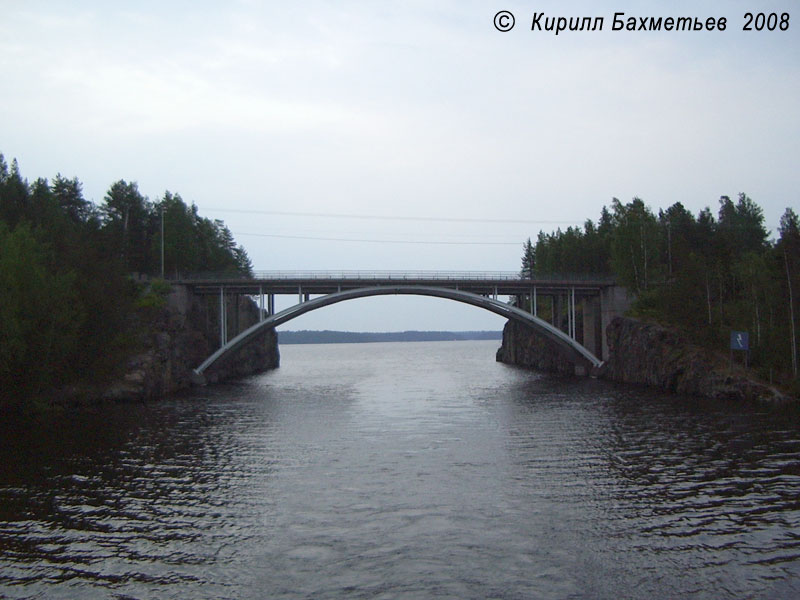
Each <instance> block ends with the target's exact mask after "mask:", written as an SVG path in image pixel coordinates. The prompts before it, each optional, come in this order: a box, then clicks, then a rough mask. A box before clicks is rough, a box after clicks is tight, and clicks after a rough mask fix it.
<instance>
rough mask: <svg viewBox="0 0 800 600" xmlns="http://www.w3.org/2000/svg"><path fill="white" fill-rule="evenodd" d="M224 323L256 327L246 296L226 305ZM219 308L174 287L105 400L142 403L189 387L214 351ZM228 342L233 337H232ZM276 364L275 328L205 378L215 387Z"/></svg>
mask: <svg viewBox="0 0 800 600" xmlns="http://www.w3.org/2000/svg"><path fill="white" fill-rule="evenodd" d="M230 304H231V306H229V307H228V321H229V323H234V322H235V323H237V324H238V327H239V331H243V330H244V329H246V328H248V327H250V326H251V325H254V324H255V323H257V322H258V316H259V315H258V307H257V306H256V305H255V303H254V302H253V301H252V300H251V299H250V298H247V297H240V298H239V299H238V302H235V303H234V302H231V303H230ZM218 324H219V309H218V307H217V306H216V305H215V304H214V303H210V302H208V301H207V300H206V299H205V298H202V297H195V296H193V295H192V294H191V293H190V292H189V291H188V290H187V289H185V288H176V289H175V290H174V291H173V293H172V294H171V295H170V296H169V298H168V302H167V306H166V307H164V308H163V309H161V310H160V311H159V312H158V314H157V315H155V317H154V321H153V322H152V323H148V324H147V327H145V328H144V329H145V330H144V331H143V333H142V340H141V351H140V352H139V353H137V354H136V355H135V356H133V357H131V358H130V359H129V360H128V365H127V369H126V372H125V374H124V375H123V376H122V377H121V378H119V379H118V380H117V381H115V382H114V383H112V384H111V385H110V386H108V387H107V388H106V389H105V390H103V391H102V392H101V394H100V395H101V396H102V397H103V398H104V399H115V400H147V399H154V398H159V397H162V396H165V395H168V394H171V393H174V392H177V391H179V390H183V389H187V388H189V387H191V386H192V384H193V380H194V377H193V375H194V368H195V367H197V366H198V365H199V364H200V363H202V362H203V360H205V359H206V358H207V357H208V356H209V355H210V354H211V353H213V352H214V351H215V350H216V349H217V348H218V347H219V343H220V342H219V325H218ZM231 337H233V336H231ZM279 363H280V355H279V353H278V339H277V335H276V334H275V331H274V329H266V330H264V331H263V332H262V333H261V334H260V335H258V336H256V338H255V339H253V340H252V341H251V342H250V343H248V344H246V345H245V346H243V347H242V348H240V349H239V350H238V351H237V352H235V353H234V354H233V355H232V356H230V357H229V358H227V359H226V360H224V361H221V362H220V363H219V364H217V365H214V368H213V369H212V370H210V371H209V372H207V373H206V380H207V381H209V382H211V383H215V382H219V381H224V380H226V379H232V378H235V377H242V376H246V375H252V374H255V373H260V372H262V371H266V370H268V369H274V368H277V367H278V365H279Z"/></svg>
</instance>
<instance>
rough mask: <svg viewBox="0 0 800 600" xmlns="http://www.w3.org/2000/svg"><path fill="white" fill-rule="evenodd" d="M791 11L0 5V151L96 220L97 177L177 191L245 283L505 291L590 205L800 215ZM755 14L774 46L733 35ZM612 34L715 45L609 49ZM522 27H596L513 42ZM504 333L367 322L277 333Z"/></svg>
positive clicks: (715, 6) (731, 2) (399, 313)
mask: <svg viewBox="0 0 800 600" xmlns="http://www.w3.org/2000/svg"><path fill="white" fill-rule="evenodd" d="M798 6H799V5H798V4H797V2H792V1H783V2H780V1H776V2H767V1H758V2H753V1H750V2H739V1H736V0H726V1H721V2H712V1H706V2H670V3H665V2H643V1H642V2H625V1H623V0H614V2H606V1H594V2H565V1H560V2H547V1H537V2H518V1H511V0H502V1H495V0H480V1H478V0H474V1H465V0H459V1H445V0H430V1H422V0H411V1H406V2H403V1H399V0H398V1H393V2H388V1H386V2H382V1H377V0H371V1H366V0H365V1H347V0H341V1H329V2H323V1H303V0H298V1H294V2H286V1H280V2H278V1H263V2H259V1H255V0H251V1H247V0H242V1H239V2H203V1H197V0H193V1H191V2H167V1H164V0H158V1H152V2H151V1H137V2H125V3H123V2H110V1H108V0H103V1H97V2H94V1H84V2H80V1H77V2H75V1H73V2H69V3H67V2H38V1H36V0H27V1H26V2H10V1H5V0H0V14H2V19H0V82H2V83H0V86H1V88H0V92H1V93H0V114H2V118H1V119H0V152H2V153H3V154H4V155H5V157H6V159H7V160H8V161H9V162H10V160H11V159H12V158H17V159H18V161H19V164H20V169H21V171H22V174H23V175H24V176H25V177H27V178H28V179H30V180H33V179H35V178H36V177H39V176H42V177H50V178H51V177H53V176H54V175H55V174H56V173H59V172H60V173H61V174H62V175H65V176H67V177H72V176H77V177H78V178H79V179H80V180H81V181H82V183H83V186H84V194H85V196H86V198H87V199H90V200H93V201H95V202H96V203H100V202H102V199H103V196H104V195H105V192H106V190H107V189H108V188H109V186H110V185H111V184H112V183H113V182H114V181H117V180H119V179H125V180H126V181H136V182H138V184H139V189H140V190H141V192H142V193H143V194H145V195H147V196H148V197H150V198H151V199H153V200H155V199H157V198H158V197H159V196H161V195H162V194H163V193H164V191H165V190H170V191H172V192H176V193H179V194H181V196H182V197H183V198H184V200H186V201H187V202H194V203H196V204H197V205H198V207H199V210H200V213H201V214H202V215H203V216H207V217H210V218H220V219H223V220H224V221H225V222H226V223H227V224H228V226H229V227H230V229H231V230H232V231H233V233H234V234H235V237H236V239H237V241H239V242H240V243H241V244H242V245H244V246H245V248H246V249H247V251H248V253H249V255H250V257H251V259H252V261H253V265H254V267H255V269H257V270H271V269H302V270H321V269H353V270H389V269H408V270H422V269H425V270H427V269H435V270H480V271H514V270H517V269H519V265H520V256H521V249H522V243H523V242H524V241H525V239H526V238H527V237H529V236H530V237H535V236H536V234H537V233H538V231H539V230H540V229H544V230H546V231H550V230H553V229H555V228H556V227H562V228H564V227H567V226H569V225H581V224H582V223H583V222H584V221H585V220H586V219H587V218H591V219H596V218H597V216H598V214H599V212H600V209H601V207H602V206H603V205H604V204H608V203H610V201H611V199H612V198H613V197H617V198H620V199H621V200H623V201H626V202H627V201H629V200H630V199H631V198H633V197H634V196H638V197H640V198H642V199H643V200H644V201H645V203H646V204H648V205H649V206H650V207H651V208H653V210H655V211H657V210H658V209H659V208H666V207H667V206H669V205H671V204H673V203H675V202H678V201H680V202H682V203H683V204H684V205H685V206H686V207H687V208H688V209H690V210H692V211H693V212H694V213H697V212H698V211H699V210H701V209H702V208H704V207H705V206H710V207H711V208H712V210H713V211H714V212H716V209H717V202H718V199H719V197H720V196H721V195H729V196H731V197H735V196H736V195H737V194H738V193H739V192H745V193H747V194H748V195H749V196H750V197H752V198H753V199H754V200H755V201H756V202H757V203H758V204H759V205H760V206H761V207H762V208H763V209H764V213H765V217H766V224H767V226H768V227H769V228H770V229H774V228H776V227H777V224H778V220H779V218H780V215H781V214H782V213H783V211H784V209H785V208H786V207H787V206H793V207H795V209H797V208H798V204H799V203H798V191H800V169H799V168H798V158H800V111H798V100H800V77H798V69H800V8H798ZM754 9H756V10H761V11H765V12H777V13H783V12H788V13H789V14H790V15H791V17H790V21H789V23H790V25H789V29H788V31H771V32H770V31H762V32H755V31H754V32H742V31H741V29H742V26H743V24H744V19H743V15H744V14H745V13H746V12H748V11H750V10H754ZM500 10H509V11H512V12H513V13H514V14H515V16H516V27H515V28H514V29H513V30H511V31H509V32H507V33H501V32H499V31H497V30H496V29H495V27H494V25H493V18H494V15H495V13H497V12H498V11H500ZM618 11H624V12H625V13H626V14H627V15H636V16H655V17H661V16H663V17H668V16H696V17H700V18H702V19H705V18H706V17H726V18H727V20H728V28H727V30H726V31H724V32H717V31H714V32H706V31H703V32H695V31H692V32H665V31H662V32H639V31H637V32H627V31H617V32H614V31H612V30H611V24H612V23H611V22H612V19H613V15H614V12H618ZM792 11H794V12H795V13H797V14H794V13H793V12H792ZM534 12H544V13H545V15H546V16H556V17H557V16H591V17H595V16H602V17H604V18H605V22H604V29H603V31H600V32H586V31H584V32H570V31H567V32H562V33H561V34H560V35H559V36H555V35H554V34H553V33H551V32H545V31H541V32H539V31H535V32H534V31H531V30H530V28H531V27H530V26H531V21H532V17H533V14H534ZM281 212H283V213H294V214H291V215H286V214H283V215H282V214H278V213H281ZM312 215H317V216H312ZM320 215H335V216H320ZM348 216H349V217H348ZM368 217H369V218H368ZM371 217H383V218H381V219H376V218H371ZM417 219H418V220H417ZM446 219H452V220H450V221H448V220H446ZM458 219H461V220H458ZM342 240H351V241H342ZM355 240H359V241H355ZM363 240H371V241H363ZM408 242H413V243H408ZM294 300H295V298H289V299H286V300H285V302H291V301H294ZM502 324H503V322H502V320H500V319H499V318H498V317H495V316H493V315H490V314H489V313H484V312H483V311H481V310H480V309H477V308H473V307H462V306H459V305H456V304H454V303H452V302H448V301H444V300H432V299H427V300H425V299H413V298H379V299H371V300H360V301H354V302H352V303H345V304H341V305H337V306H335V307H331V308H328V309H323V310H321V311H317V312H314V313H311V314H309V315H306V316H304V317H302V318H301V319H298V320H297V321H295V322H293V323H291V324H289V325H287V326H286V327H285V328H289V329H349V330H356V331H358V330H361V331H369V330H404V329H461V330H463V329H499V328H500V327H502Z"/></svg>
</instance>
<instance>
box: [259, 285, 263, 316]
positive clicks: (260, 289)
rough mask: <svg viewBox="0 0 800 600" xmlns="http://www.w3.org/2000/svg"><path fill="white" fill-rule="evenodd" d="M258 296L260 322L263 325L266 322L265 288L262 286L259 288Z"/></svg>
mask: <svg viewBox="0 0 800 600" xmlns="http://www.w3.org/2000/svg"><path fill="white" fill-rule="evenodd" d="M258 296H259V302H258V322H259V323H261V321H263V320H264V288H263V287H261V286H258Z"/></svg>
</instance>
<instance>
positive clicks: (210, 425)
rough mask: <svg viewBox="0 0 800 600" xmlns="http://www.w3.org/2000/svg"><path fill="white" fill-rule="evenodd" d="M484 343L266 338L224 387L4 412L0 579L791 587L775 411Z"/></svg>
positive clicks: (321, 594) (379, 593) (77, 583)
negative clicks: (269, 341)
mask: <svg viewBox="0 0 800 600" xmlns="http://www.w3.org/2000/svg"><path fill="white" fill-rule="evenodd" d="M496 346H497V343H496V342H441V343H408V344H358V345H357V344H354V345H325V346H287V347H284V348H282V355H283V356H282V365H283V366H282V367H281V368H280V369H279V370H277V371H275V372H272V373H269V374H266V375H263V376H260V377H256V378H252V379H249V380H246V381H244V382H240V383H237V384H233V385H224V386H219V387H210V388H207V389H202V390H200V391H198V392H197V393H195V394H193V395H191V396H187V397H182V398H176V399H169V400H166V401H163V402H158V403H149V404H121V405H112V406H104V407H100V408H94V409H86V410H83V411H80V412H78V413H77V414H74V415H73V414H70V415H69V416H67V417H63V416H62V417H60V418H54V419H50V421H49V422H44V423H42V422H39V423H36V424H33V423H28V424H24V425H21V426H14V427H12V426H11V425H9V424H7V423H5V424H3V425H2V429H1V430H0V432H1V433H2V438H0V439H2V445H1V446H0V597H8V598H231V599H249V598H437V597H441V598H614V599H616V598H647V599H649V600H652V599H659V598H665V599H666V598H689V597H692V598H714V599H719V598H779V599H781V598H786V599H789V598H798V597H800V425H799V423H800V420H799V419H798V415H797V414H796V413H794V412H787V411H785V410H784V411H782V412H775V411H767V410H764V409H759V408H753V407H748V406H742V405H730V404H728V405H712V404H703V403H698V402H696V401H694V400H691V399H687V398H665V397H659V396H655V395H652V394H648V393H646V392H643V391H641V390H638V389H625V388H620V387H613V386H610V385H608V384H605V383H603V382H598V381H592V380H559V379H555V378H551V377H546V376H542V375H537V374H535V373H529V372H525V371H521V370H518V369H514V368H510V367H507V366H504V365H500V364H497V363H495V362H494V360H493V355H494V351H495V349H496Z"/></svg>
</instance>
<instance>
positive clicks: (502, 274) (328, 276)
mask: <svg viewBox="0 0 800 600" xmlns="http://www.w3.org/2000/svg"><path fill="white" fill-rule="evenodd" d="M176 279H177V280H180V281H209V280H214V281H235V280H251V281H253V280H255V281H258V280H264V281H290V280H304V281H309V280H316V281H326V280H340V281H341V280H354V281H386V280H389V281H521V280H523V278H522V276H521V275H520V273H519V272H518V271H424V270H423V271H399V270H398V271H356V270H342V271H310V270H309V271H305V270H303V271H254V272H253V275H252V277H245V276H243V275H240V274H236V273H234V274H231V273H193V274H189V275H181V276H179V277H177V278H176ZM534 280H536V281H592V282H598V281H599V282H607V283H613V281H614V278H613V277H610V276H608V275H592V274H588V273H581V274H561V273H559V274H552V275H536V276H535V277H534Z"/></svg>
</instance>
